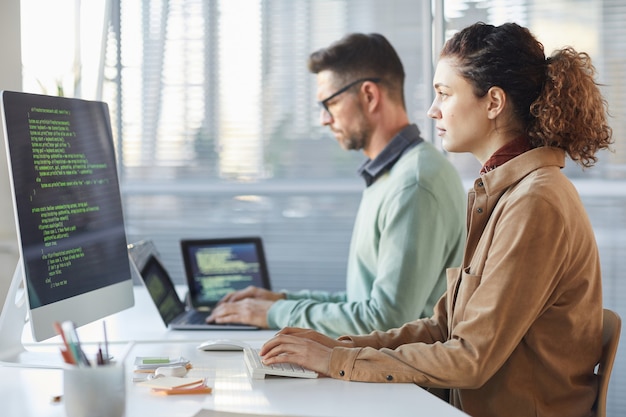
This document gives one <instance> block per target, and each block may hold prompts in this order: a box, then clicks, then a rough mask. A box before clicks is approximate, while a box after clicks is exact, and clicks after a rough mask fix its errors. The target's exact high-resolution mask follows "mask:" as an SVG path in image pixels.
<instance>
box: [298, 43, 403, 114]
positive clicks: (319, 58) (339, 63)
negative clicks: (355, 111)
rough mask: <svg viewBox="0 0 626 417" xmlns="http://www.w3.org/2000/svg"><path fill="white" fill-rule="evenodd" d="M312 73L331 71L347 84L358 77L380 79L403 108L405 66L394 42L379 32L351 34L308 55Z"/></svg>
mask: <svg viewBox="0 0 626 417" xmlns="http://www.w3.org/2000/svg"><path fill="white" fill-rule="evenodd" d="M308 67H309V71H311V72H312V73H313V74H317V73H319V72H321V71H325V70H329V71H331V72H333V73H334V74H335V75H336V76H337V78H338V80H339V81H340V82H342V83H343V84H347V83H349V82H351V81H354V80H356V79H359V78H375V77H377V78H380V79H381V84H383V85H384V86H386V87H387V89H388V91H389V95H390V96H391V97H395V98H396V99H400V102H401V103H402V105H404V78H405V74H404V67H403V65H402V61H400V57H399V56H398V54H397V52H396V50H395V49H394V48H393V46H392V45H391V43H389V41H388V40H387V39H386V38H385V37H384V36H383V35H381V34H378V33H370V34H363V33H352V34H349V35H346V36H345V37H343V38H342V39H340V40H339V41H337V42H334V43H333V44H331V45H330V46H328V47H327V48H322V49H319V50H317V51H315V52H313V53H312V54H311V55H310V56H309V61H308Z"/></svg>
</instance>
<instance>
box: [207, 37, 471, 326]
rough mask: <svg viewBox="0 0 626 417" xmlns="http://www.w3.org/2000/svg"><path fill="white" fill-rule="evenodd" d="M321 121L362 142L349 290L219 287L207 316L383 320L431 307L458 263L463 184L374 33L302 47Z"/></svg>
mask: <svg viewBox="0 0 626 417" xmlns="http://www.w3.org/2000/svg"><path fill="white" fill-rule="evenodd" d="M308 66H309V70H310V71H311V72H312V73H314V74H316V76H317V97H318V99H319V100H320V101H319V104H320V122H321V123H322V124H323V125H326V126H328V127H329V128H330V130H331V131H332V132H333V134H334V135H335V138H336V139H337V141H338V142H339V144H340V146H341V147H343V148H344V149H346V150H360V151H363V153H364V154H365V156H366V157H367V159H366V161H365V162H364V163H363V165H362V166H361V167H360V168H359V174H360V175H361V176H362V177H363V179H364V181H365V185H366V188H365V190H364V191H363V196H362V199H361V204H360V207H359V210H358V213H357V217H356V221H355V225H354V230H353V235H352V240H351V243H350V255H349V259H348V267H347V278H346V291H345V292H341V293H326V292H323V291H307V290H303V291H300V292H280V293H278V292H271V291H267V290H263V289H260V288H256V287H249V288H246V289H244V290H241V291H237V292H234V293H231V294H229V295H227V296H226V297H224V299H223V300H222V301H221V302H220V304H219V306H218V307H217V308H216V309H215V310H214V312H213V313H212V315H211V316H209V318H208V319H207V320H208V321H215V322H222V323H226V322H234V323H245V324H253V325H257V326H259V327H261V328H276V329H278V328H282V327H285V326H293V327H307V328H312V329H314V330H317V331H319V332H322V333H325V334H327V335H329V336H334V337H336V336H339V335H342V334H365V333H369V332H371V331H373V330H388V329H390V328H394V327H399V326H401V325H402V324H404V323H406V322H408V321H411V320H414V319H416V318H418V317H426V316H428V317H430V315H431V314H432V309H433V306H434V304H435V303H436V301H437V300H438V299H439V297H440V296H441V295H442V294H443V293H444V291H445V288H446V268H448V267H452V266H458V265H460V264H461V256H462V250H463V246H464V243H465V224H464V221H465V220H464V219H465V192H464V190H463V187H462V185H461V181H460V178H459V176H458V173H457V172H456V170H455V169H454V167H453V166H452V165H451V164H450V163H449V162H448V161H447V159H445V157H444V156H443V155H442V154H441V153H440V152H439V151H438V150H437V149H436V148H435V147H434V146H432V145H431V144H430V143H428V142H426V141H424V140H423V139H422V138H421V136H420V131H419V129H418V127H417V126H416V125H415V124H411V123H410V122H409V119H408V115H407V112H406V107H405V102H404V77H405V74H404V68H403V65H402V62H401V61H400V58H399V57H398V55H397V53H396V51H395V50H394V48H393V46H392V45H391V44H390V43H389V42H388V41H387V39H385V37H383V36H382V35H379V34H369V35H366V34H351V35H348V36H346V37H344V38H343V39H341V40H340V41H338V42H336V43H334V44H332V45H331V46H330V47H328V48H323V49H321V50H319V51H316V52H314V53H313V54H311V55H310V57H309V62H308Z"/></svg>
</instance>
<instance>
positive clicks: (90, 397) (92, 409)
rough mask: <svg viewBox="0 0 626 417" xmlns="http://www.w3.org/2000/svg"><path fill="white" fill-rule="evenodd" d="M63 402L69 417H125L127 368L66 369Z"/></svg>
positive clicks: (119, 366) (121, 366) (120, 366)
mask: <svg viewBox="0 0 626 417" xmlns="http://www.w3.org/2000/svg"><path fill="white" fill-rule="evenodd" d="M63 402H64V403H65V411H66V413H67V416H68V417H85V416H89V417H122V416H124V413H125V410H126V374H125V372H124V366H123V365H119V364H116V365H104V366H93V367H78V366H68V367H66V368H64V369H63Z"/></svg>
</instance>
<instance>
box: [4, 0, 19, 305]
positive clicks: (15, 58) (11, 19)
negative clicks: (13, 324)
mask: <svg viewBox="0 0 626 417" xmlns="http://www.w3.org/2000/svg"><path fill="white" fill-rule="evenodd" d="M0 27H1V28H2V38H3V39H2V42H0V57H2V58H0V90H14V91H21V89H22V54H21V42H20V35H21V33H20V0H2V1H1V2H0ZM2 135H3V134H2V129H0V219H1V220H0V295H3V294H4V293H5V291H6V287H8V285H9V283H10V279H11V277H12V276H13V271H14V270H15V263H16V261H17V257H18V255H17V237H16V232H15V220H14V217H13V198H12V197H11V189H10V188H9V176H8V168H7V158H6V151H5V145H4V137H3V136H2ZM3 301H4V300H0V303H2V302H3Z"/></svg>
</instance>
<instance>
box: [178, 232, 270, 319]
mask: <svg viewBox="0 0 626 417" xmlns="http://www.w3.org/2000/svg"><path fill="white" fill-rule="evenodd" d="M180 247H181V250H182V256H183V262H184V265H185V275H186V277H187V285H188V287H189V293H188V304H189V305H190V306H191V308H192V309H194V310H197V311H203V312H207V313H208V312H210V311H211V310H212V309H213V308H214V307H215V305H216V304H217V303H218V301H219V300H221V299H222V297H224V296H225V295H226V294H228V293H230V292H232V291H237V290H242V289H244V288H246V287H247V286H249V285H254V286H256V287H260V288H265V289H267V290H271V287H270V277H269V273H268V269H267V263H266V261H265V253H264V251H263V242H262V241H261V238H260V237H235V238H218V239H182V240H181V241H180Z"/></svg>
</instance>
